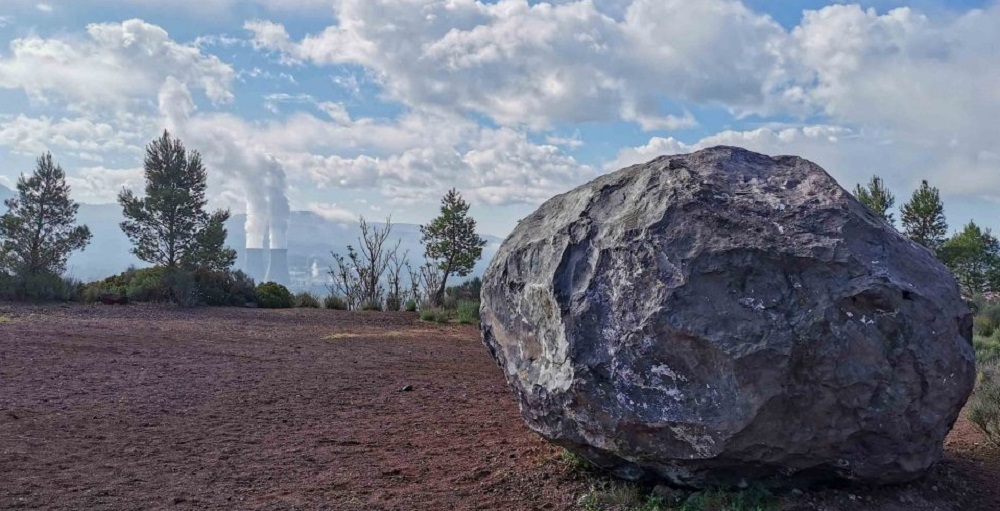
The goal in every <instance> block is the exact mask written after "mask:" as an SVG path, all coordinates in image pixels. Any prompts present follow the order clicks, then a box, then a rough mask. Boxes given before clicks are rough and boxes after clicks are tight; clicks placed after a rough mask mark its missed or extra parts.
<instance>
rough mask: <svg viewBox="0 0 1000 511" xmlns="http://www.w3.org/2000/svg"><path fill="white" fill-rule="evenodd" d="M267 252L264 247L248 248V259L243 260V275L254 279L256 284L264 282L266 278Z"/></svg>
mask: <svg viewBox="0 0 1000 511" xmlns="http://www.w3.org/2000/svg"><path fill="white" fill-rule="evenodd" d="M267 255H268V254H267V251H266V250H264V248H263V247H247V251H246V258H245V259H244V260H243V273H246V274H247V276H248V277H250V278H252V279H253V280H254V282H258V283H259V282H263V281H262V280H261V279H262V278H263V277H264V276H265V273H264V271H265V269H266V268H267V263H268V257H267Z"/></svg>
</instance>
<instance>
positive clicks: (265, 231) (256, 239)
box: [243, 156, 291, 287]
mask: <svg viewBox="0 0 1000 511" xmlns="http://www.w3.org/2000/svg"><path fill="white" fill-rule="evenodd" d="M262 161H263V162H262V163H261V164H260V166H261V167H263V168H265V169H267V171H266V172H265V179H264V180H263V183H261V184H263V185H264V186H263V187H255V186H248V187H247V190H246V191H247V221H246V226H245V229H246V237H247V246H246V261H245V262H244V269H243V271H244V272H245V273H246V274H247V275H249V276H250V278H252V279H254V281H255V282H258V283H260V282H277V283H278V284H281V285H283V286H285V287H288V286H289V284H291V277H290V276H289V273H288V217H289V214H290V211H289V207H288V198H287V197H285V177H284V172H283V171H282V170H281V167H280V165H278V163H277V161H276V160H274V158H272V157H270V156H267V157H266V158H264V159H263V160H262Z"/></svg>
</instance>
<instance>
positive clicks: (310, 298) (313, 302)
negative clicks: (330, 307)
mask: <svg viewBox="0 0 1000 511" xmlns="http://www.w3.org/2000/svg"><path fill="white" fill-rule="evenodd" d="M295 306H296V307H298V308H300V309H318V308H319V298H317V297H316V295H314V294H312V293H310V292H308V291H303V292H301V293H299V294H297V295H295Z"/></svg>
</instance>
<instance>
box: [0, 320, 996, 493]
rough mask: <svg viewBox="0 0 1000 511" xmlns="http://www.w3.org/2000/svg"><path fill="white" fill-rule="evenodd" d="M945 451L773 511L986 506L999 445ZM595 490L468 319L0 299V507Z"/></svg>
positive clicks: (967, 431)
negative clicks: (889, 478)
mask: <svg viewBox="0 0 1000 511" xmlns="http://www.w3.org/2000/svg"><path fill="white" fill-rule="evenodd" d="M404 388H405V389H407V390H405V391H404ZM947 451H948V452H947V456H946V459H945V460H944V461H943V462H942V463H940V464H938V465H937V466H936V467H935V468H934V469H933V470H932V471H931V473H930V475H929V476H928V477H927V478H925V479H924V480H922V481H919V482H916V483H913V484H910V485H906V486H900V487H891V488H880V489H864V488H841V489H827V490H819V491H810V492H807V493H805V494H794V495H793V494H788V495H783V496H781V497H780V507H781V509H784V510H807V509H817V510H831V511H840V510H859V511H860V510H899V511H903V510H911V509H917V510H938V509H940V510H961V511H980V510H982V511H987V510H990V511H993V510H1000V461H998V460H1000V454H998V451H997V449H996V448H995V447H992V446H988V445H987V444H986V442H985V441H984V439H983V437H982V436H981V435H980V434H979V432H978V431H976V430H975V429H974V428H973V427H972V426H971V425H970V424H968V423H967V422H965V421H964V420H961V421H960V422H959V423H958V425H957V426H956V428H955V431H954V432H953V433H952V435H951V436H950V437H949V439H948V444H947ZM607 484H609V483H608V482H607V481H606V480H603V479H601V478H599V477H598V476H594V475H589V474H587V473H584V472H581V471H580V470H575V469H573V468H572V466H571V464H570V463H567V462H566V461H565V460H564V459H563V456H562V455H561V450H560V449H557V448H554V447H551V446H549V445H548V444H547V443H545V442H544V441H542V440H541V439H539V438H538V437H537V436H535V435H534V434H533V433H531V432H530V431H529V430H527V428H526V427H525V426H524V424H523V423H522V422H521V419H520V416H519V415H518V411H517V406H516V405H515V404H514V401H513V400H512V398H511V396H510V395H509V393H508V390H507V387H506V385H505V383H504V381H503V378H502V375H501V373H500V370H499V369H498V368H497V367H496V365H495V364H494V363H493V361H492V360H491V359H490V358H489V356H488V355H487V353H486V350H485V349H484V348H483V347H482V345H481V343H480V341H479V333H478V330H477V329H476V328H475V327H473V326H468V325H438V324H429V323H423V322H420V321H418V319H417V317H416V315H415V314H408V313H348V312H339V311H326V310H302V309H298V310H290V311H265V310H252V309H245V310H244V309H195V310H179V309H174V308H170V307H155V306H128V307H107V306H77V305H73V306H46V307H32V306H21V305H4V306H0V510H8V509H63V510H79V509H110V510H119V509H120V510H126V509H128V510H131V509H178V510H180V509H345V510H349V509H359V510H360V509H366V510H368V509H372V510H381V509H385V510H390V509H391V510H410V509H427V510H464V509H503V510H522V509H524V510H535V509H576V508H578V507H579V504H578V503H579V502H580V498H581V497H582V496H584V495H585V494H587V493H588V492H589V491H591V489H592V488H593V487H595V486H596V487H600V486H605V485H607Z"/></svg>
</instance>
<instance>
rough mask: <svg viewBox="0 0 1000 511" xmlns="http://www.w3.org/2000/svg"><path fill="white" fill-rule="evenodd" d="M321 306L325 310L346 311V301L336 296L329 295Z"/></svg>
mask: <svg viewBox="0 0 1000 511" xmlns="http://www.w3.org/2000/svg"><path fill="white" fill-rule="evenodd" d="M323 306H324V307H326V308H327V309H332V310H338V311H345V310H347V300H344V298H343V297H340V296H337V295H330V296H327V297H326V298H324V299H323Z"/></svg>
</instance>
